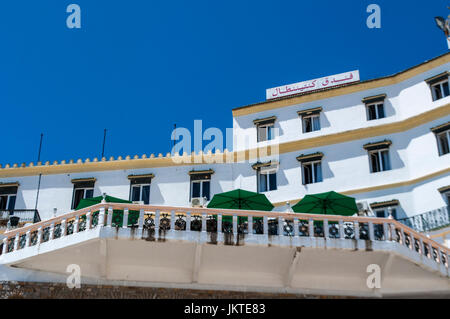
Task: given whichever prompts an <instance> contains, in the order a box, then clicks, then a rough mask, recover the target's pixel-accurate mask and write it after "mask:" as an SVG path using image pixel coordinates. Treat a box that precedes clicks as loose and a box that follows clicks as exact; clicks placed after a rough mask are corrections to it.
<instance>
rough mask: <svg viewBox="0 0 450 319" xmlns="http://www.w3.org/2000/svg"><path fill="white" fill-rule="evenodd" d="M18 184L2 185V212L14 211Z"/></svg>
mask: <svg viewBox="0 0 450 319" xmlns="http://www.w3.org/2000/svg"><path fill="white" fill-rule="evenodd" d="M18 186H19V184H18V183H7V184H0V210H6V209H7V210H14V207H15V205H16V197H17V189H18Z"/></svg>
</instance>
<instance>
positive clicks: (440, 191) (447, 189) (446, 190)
mask: <svg viewBox="0 0 450 319" xmlns="http://www.w3.org/2000/svg"><path fill="white" fill-rule="evenodd" d="M438 191H439V193H446V192H448V191H450V185H448V186H444V187H441V188H439V189H438Z"/></svg>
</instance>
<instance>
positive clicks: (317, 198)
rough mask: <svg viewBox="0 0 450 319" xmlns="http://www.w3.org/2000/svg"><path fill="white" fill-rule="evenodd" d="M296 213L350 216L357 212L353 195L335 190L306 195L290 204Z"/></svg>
mask: <svg viewBox="0 0 450 319" xmlns="http://www.w3.org/2000/svg"><path fill="white" fill-rule="evenodd" d="M292 210H293V211H294V212H296V213H305V214H324V215H340V216H351V215H354V214H356V213H357V212H358V208H357V207H356V202H355V199H354V198H353V197H349V196H345V195H342V194H339V193H336V192H333V191H332V192H327V193H320V194H312V195H306V196H305V197H304V198H303V199H302V200H301V201H299V202H298V203H297V204H295V205H294V206H292Z"/></svg>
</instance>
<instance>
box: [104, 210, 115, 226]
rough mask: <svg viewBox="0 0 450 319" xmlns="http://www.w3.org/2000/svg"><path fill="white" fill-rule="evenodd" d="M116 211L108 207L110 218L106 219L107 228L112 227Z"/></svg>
mask: <svg viewBox="0 0 450 319" xmlns="http://www.w3.org/2000/svg"><path fill="white" fill-rule="evenodd" d="M113 214H114V210H113V208H112V207H108V217H107V218H106V226H108V227H111V225H112V218H113Z"/></svg>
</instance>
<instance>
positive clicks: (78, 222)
mask: <svg viewBox="0 0 450 319" xmlns="http://www.w3.org/2000/svg"><path fill="white" fill-rule="evenodd" d="M79 224H80V216H79V215H77V216H75V221H74V222H73V233H74V234H76V233H78V226H79Z"/></svg>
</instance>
